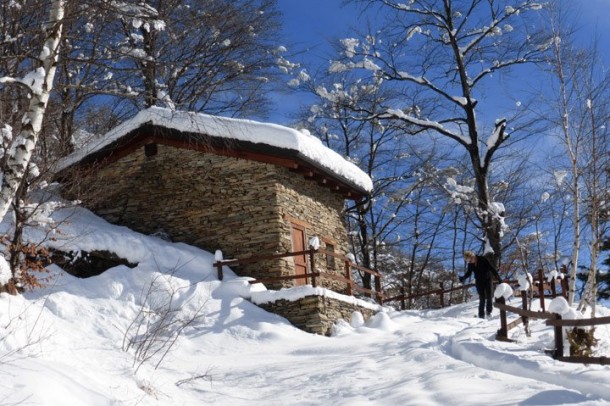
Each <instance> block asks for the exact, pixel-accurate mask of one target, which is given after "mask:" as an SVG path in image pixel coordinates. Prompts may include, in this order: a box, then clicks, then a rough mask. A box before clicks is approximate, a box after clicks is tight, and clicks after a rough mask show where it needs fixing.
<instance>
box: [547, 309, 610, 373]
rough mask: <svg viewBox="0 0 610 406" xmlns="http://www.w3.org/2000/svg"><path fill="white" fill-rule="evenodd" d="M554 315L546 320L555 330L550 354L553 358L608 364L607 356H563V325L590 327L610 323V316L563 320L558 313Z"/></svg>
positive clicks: (583, 362)
mask: <svg viewBox="0 0 610 406" xmlns="http://www.w3.org/2000/svg"><path fill="white" fill-rule="evenodd" d="M553 316H554V317H553V318H552V319H550V320H547V321H546V325H547V326H553V328H554V331H555V348H554V349H553V350H552V352H551V355H552V356H553V358H554V359H556V360H558V361H563V362H575V363H582V364H600V365H610V358H608V357H603V356H602V357H592V356H572V355H571V354H570V356H567V357H566V356H564V355H563V328H564V327H592V326H599V325H602V324H610V317H597V318H592V319H579V320H563V319H562V318H561V316H560V315H558V314H554V315H553Z"/></svg>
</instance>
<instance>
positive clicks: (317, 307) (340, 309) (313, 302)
mask: <svg viewBox="0 0 610 406" xmlns="http://www.w3.org/2000/svg"><path fill="white" fill-rule="evenodd" d="M259 306H260V307H262V308H263V309H265V310H267V311H269V312H272V313H276V314H278V315H280V316H282V317H284V318H286V319H287V320H288V321H290V323H292V324H293V325H294V326H295V327H297V328H300V329H301V330H304V331H307V332H309V333H314V334H321V335H327V336H328V335H330V334H331V332H332V326H333V324H335V323H336V322H337V321H338V320H341V319H343V320H345V321H347V322H348V323H349V321H350V320H351V316H352V313H353V312H354V311H359V312H361V313H362V315H363V316H364V319H365V320H367V319H368V318H370V317H371V316H372V315H373V314H374V313H375V312H374V311H373V310H371V309H369V308H365V307H360V306H357V305H353V304H350V303H346V302H343V301H341V300H336V299H332V298H328V297H324V296H314V295H312V296H306V297H304V298H301V299H299V300H296V301H288V300H284V299H281V300H278V301H276V302H274V303H264V304H260V305H259Z"/></svg>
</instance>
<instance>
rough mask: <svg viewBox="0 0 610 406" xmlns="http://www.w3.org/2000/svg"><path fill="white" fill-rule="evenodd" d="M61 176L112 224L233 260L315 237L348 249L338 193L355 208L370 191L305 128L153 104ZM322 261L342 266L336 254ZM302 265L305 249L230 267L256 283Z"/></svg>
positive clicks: (301, 245)
mask: <svg viewBox="0 0 610 406" xmlns="http://www.w3.org/2000/svg"><path fill="white" fill-rule="evenodd" d="M58 174H59V178H60V179H62V181H63V184H64V185H66V186H65V188H64V191H65V194H66V195H68V197H70V198H78V199H80V200H81V201H82V202H83V204H84V205H85V206H86V207H88V208H90V209H91V210H92V211H94V212H95V213H96V214H98V215H100V216H101V217H103V218H105V219H106V220H108V221H109V222H111V223H115V224H121V225H125V226H128V227H129V228H131V229H133V230H136V231H139V232H142V233H146V234H155V233H158V234H161V235H163V236H165V237H166V238H168V239H170V240H172V241H178V242H184V243H188V244H191V245H195V246H198V247H200V248H203V249H205V250H208V251H211V252H215V251H216V250H221V251H222V252H223V255H224V258H240V259H243V258H247V257H253V256H268V255H274V254H278V253H285V252H289V251H290V252H295V251H301V250H304V249H307V245H308V240H309V239H310V238H311V237H314V236H315V237H318V239H319V241H320V242H321V248H323V249H325V250H330V251H334V252H336V253H339V254H346V253H347V252H348V245H347V232H346V228H345V224H344V221H343V218H344V217H343V212H344V210H345V208H346V200H347V205H348V206H352V207H353V206H358V205H359V204H363V203H364V202H366V200H367V196H368V194H369V193H370V192H371V190H372V182H371V180H370V178H369V177H368V176H367V175H366V174H365V173H363V172H362V171H361V170H360V169H358V168H357V167H356V166H355V165H353V164H352V163H350V162H348V161H346V160H345V159H344V158H342V157H341V156H340V155H338V154H337V153H335V152H334V151H332V150H330V149H329V148H326V147H325V146H324V145H323V144H322V143H321V142H320V141H319V140H318V139H317V138H315V137H313V136H311V135H310V134H309V133H307V132H304V131H297V130H294V129H290V128H287V127H283V126H279V125H273V124H265V123H259V122H254V121H250V120H240V119H230V118H223V117H214V116H208V115H204V114H198V113H189V112H177V111H171V110H168V109H162V108H157V107H153V108H149V109H147V110H144V111H142V112H140V113H139V114H137V115H136V116H135V117H134V118H132V119H130V120H128V121H126V122H124V123H123V124H121V125H119V126H118V127H116V128H115V129H113V130H111V131H110V132H109V133H107V134H106V135H105V136H104V137H102V138H100V139H99V140H97V141H95V142H93V143H90V144H89V145H86V146H85V147H84V148H82V149H81V150H80V151H77V152H75V153H74V154H72V155H70V156H68V157H67V158H65V159H64V160H62V161H60V162H59V170H58ZM335 262H336V263H335ZM322 265H323V266H324V267H326V268H327V269H328V270H329V271H331V272H337V273H342V272H343V264H342V263H341V261H333V259H332V258H327V259H326V260H325V261H324V264H322ZM306 269H307V257H306V256H305V255H303V256H298V257H290V258H282V259H273V260H267V261H265V262H258V263H254V264H248V265H242V266H239V267H237V268H233V270H234V271H235V272H236V273H238V274H239V275H241V276H250V277H254V278H257V279H262V278H269V277H276V276H286V275H294V274H303V273H305V272H306ZM307 282H308V281H306V280H304V279H296V280H288V279H287V280H283V281H282V282H276V283H274V284H271V285H268V287H269V288H272V289H278V288H281V287H290V286H293V285H295V284H305V283H307ZM320 282H321V285H320V286H322V287H328V288H331V289H333V290H335V291H339V292H340V291H341V289H343V288H344V286H343V285H338V284H337V282H336V281H333V280H332V279H330V280H322V281H320ZM324 284H326V286H325V285H324Z"/></svg>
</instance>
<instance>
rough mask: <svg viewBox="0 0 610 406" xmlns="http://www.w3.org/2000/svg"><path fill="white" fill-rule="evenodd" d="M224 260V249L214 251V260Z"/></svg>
mask: <svg viewBox="0 0 610 406" xmlns="http://www.w3.org/2000/svg"><path fill="white" fill-rule="evenodd" d="M222 260H223V257H222V251H221V250H216V252H215V253H214V261H215V262H220V261H222Z"/></svg>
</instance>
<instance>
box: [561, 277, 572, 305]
mask: <svg viewBox="0 0 610 406" xmlns="http://www.w3.org/2000/svg"><path fill="white" fill-rule="evenodd" d="M569 289H570V286H569V284H568V275H567V274H565V275H563V278H561V296H563V298H564V299H567V298H568V290H569Z"/></svg>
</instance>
